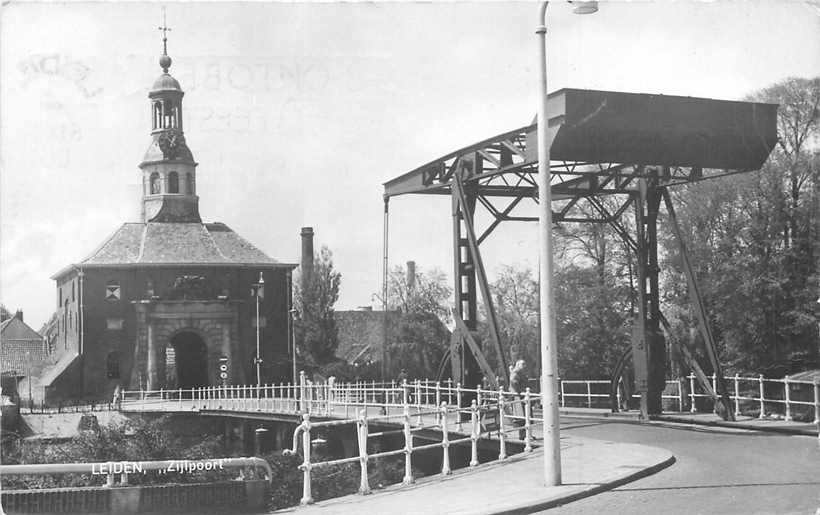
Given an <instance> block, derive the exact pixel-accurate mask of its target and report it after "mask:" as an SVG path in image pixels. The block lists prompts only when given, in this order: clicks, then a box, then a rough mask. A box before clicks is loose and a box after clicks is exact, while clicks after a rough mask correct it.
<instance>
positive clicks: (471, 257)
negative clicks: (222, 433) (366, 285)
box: [384, 90, 777, 418]
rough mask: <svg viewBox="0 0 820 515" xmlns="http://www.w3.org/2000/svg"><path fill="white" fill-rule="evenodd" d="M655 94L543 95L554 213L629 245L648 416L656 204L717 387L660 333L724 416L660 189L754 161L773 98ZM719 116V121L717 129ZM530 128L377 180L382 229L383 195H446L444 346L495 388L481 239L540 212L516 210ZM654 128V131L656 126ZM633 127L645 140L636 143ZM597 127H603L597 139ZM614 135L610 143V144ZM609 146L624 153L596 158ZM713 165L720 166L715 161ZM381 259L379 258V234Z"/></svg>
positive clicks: (658, 347) (659, 346)
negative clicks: (449, 250)
mask: <svg viewBox="0 0 820 515" xmlns="http://www.w3.org/2000/svg"><path fill="white" fill-rule="evenodd" d="M553 97H555V98H553ZM657 97H658V96H654V95H635V94H625V93H614V92H598V91H587V90H561V91H560V92H556V93H554V94H551V95H550V101H552V102H553V104H558V105H557V107H556V108H555V111H557V112H555V113H554V114H553V111H552V110H551V111H550V113H551V114H550V119H549V125H550V130H551V133H552V136H553V138H552V141H553V144H552V148H551V155H552V156H553V158H554V159H555V158H556V157H557V158H558V159H555V160H554V161H552V162H551V163H550V166H551V182H550V185H551V194H552V205H553V214H552V216H553V221H554V222H556V223H561V222H573V223H598V224H606V225H608V226H610V227H611V228H612V229H613V230H614V231H615V233H616V234H617V235H619V236H620V237H621V238H622V239H623V241H624V242H625V243H626V246H627V247H628V248H629V250H630V251H631V252H632V253H633V254H634V257H635V260H634V262H635V264H636V265H637V266H636V268H637V276H638V277H637V287H636V290H637V291H636V294H637V295H636V296H637V302H636V306H637V316H636V317H635V321H634V325H633V328H634V330H633V340H632V348H631V351H630V354H631V360H632V362H633V365H634V367H635V378H636V379H635V380H636V388H637V391H639V392H641V412H642V415H644V416H646V417H649V416H651V415H653V414H657V413H660V411H661V408H662V406H661V393H662V391H663V388H664V385H665V374H666V338H665V337H664V329H666V331H667V332H668V330H669V327H668V323H666V322H665V319H664V317H663V314H662V313H661V310H660V291H659V284H658V273H659V266H658V253H657V248H658V223H657V222H658V215H659V212H660V208H661V204H664V206H665V208H666V213H667V217H668V219H669V221H670V225H671V229H672V232H673V234H674V235H675V238H676V240H677V241H678V244H679V250H680V255H681V256H682V262H683V270H684V274H685V276H686V280H687V289H688V291H689V296H690V301H691V304H692V307H693V308H694V312H695V315H696V317H697V320H698V330H699V332H700V334H701V336H702V339H703V342H704V346H705V354H706V355H707V356H708V358H709V362H710V365H711V369H712V371H713V372H714V373H715V374H716V376H717V377H718V378H719V379H718V381H717V385H716V386H717V391H715V390H714V389H713V388H712V386H711V383H710V381H709V380H708V378H707V377H706V374H705V373H704V371H703V368H702V367H701V366H700V365H699V363H698V361H697V359H696V357H695V352H694V350H693V349H690V348H689V347H688V346H687V345H686V344H685V343H683V342H680V341H679V340H678V339H676V338H674V337H672V338H669V340H670V342H671V344H672V345H673V346H675V347H677V348H678V349H679V352H680V354H681V356H682V357H683V359H684V361H685V362H686V364H687V365H688V366H689V367H690V369H691V370H693V371H694V372H695V374H696V376H697V378H698V381H699V382H700V383H701V386H702V387H703V388H704V390H705V391H707V392H709V393H710V394H711V395H712V396H713V398H714V399H715V403H716V406H718V411H719V412H720V414H721V415H722V416H724V417H725V418H731V417H733V411H732V410H731V409H729V403H728V392H727V390H726V385H725V384H724V382H723V381H722V379H721V378H722V377H723V374H722V370H721V365H720V362H719V360H718V354H717V350H716V345H715V340H714V337H713V334H712V331H711V327H710V325H709V321H708V316H707V312H706V308H705V306H704V304H703V300H702V296H701V295H700V291H699V289H698V286H697V282H696V280H695V276H694V272H693V269H692V266H691V263H690V261H689V258H688V256H687V253H686V246H685V242H684V240H683V238H682V234H681V231H680V228H679V226H678V223H677V218H676V214H675V210H674V206H673V203H672V198H671V196H670V194H669V188H672V187H676V186H680V185H684V184H691V183H695V182H699V181H703V180H707V179H714V178H720V177H728V176H731V175H734V174H739V173H745V172H750V171H753V170H757V169H759V167H760V166H761V165H762V163H763V162H764V161H765V159H766V158H767V156H768V154H769V152H770V151H771V149H772V147H773V146H774V144H775V142H776V129H775V120H776V107H777V106H775V105H770V104H753V103H746V102H727V101H716V100H708V99H692V98H684V97H662V96H661V97H660V99H658V98H657ZM556 100H557V101H556ZM667 100H668V101H669V102H666V101H667ZM634 111H638V113H636V112H634ZM691 111H695V112H696V113H698V114H700V115H701V116H702V117H708V116H712V118H711V119H706V120H705V121H703V122H702V123H701V122H700V121H699V120H698V119H692V117H691ZM710 112H712V113H713V115H711V114H710ZM658 118H663V119H661V120H659V119H658ZM727 118H728V119H727ZM676 122H677V123H678V126H679V127H678V130H677V131H670V129H669V127H670V126H671V127H675V123H676ZM624 124H627V125H628V126H627V127H624V126H623V125H624ZM641 124H643V125H641ZM726 127H728V129H725V130H721V129H720V128H726ZM536 130H537V124H535V123H534V124H530V125H527V126H524V127H520V128H518V129H515V130H512V131H509V132H505V133H503V134H500V135H498V136H495V137H492V138H488V139H486V140H483V141H480V142H478V143H476V144H473V145H470V146H468V147H465V148H462V149H459V150H456V151H454V152H451V153H449V154H447V155H445V156H443V157H441V158H439V159H436V160H434V161H431V162H429V163H427V164H425V165H423V166H421V167H419V168H417V169H415V170H412V171H410V172H408V173H406V174H404V175H401V176H399V177H397V178H395V179H393V180H391V181H388V182H387V183H385V184H384V187H385V193H384V203H385V206H384V209H385V211H384V213H385V218H384V220H385V236H386V235H387V225H388V221H389V217H388V212H389V210H388V207H389V200H390V198H391V197H394V196H397V195H403V194H424V195H448V196H450V198H451V206H452V211H451V214H452V223H453V239H452V244H453V255H454V263H453V267H454V293H455V301H456V302H455V310H454V318H455V319H456V328H455V331H454V332H453V336H452V341H451V345H450V351H449V357H450V362H451V368H452V373H453V378H454V379H455V380H460V382H461V384H462V385H464V386H466V387H473V386H476V385H478V384H479V383H480V382H481V374H483V375H484V377H485V380H486V381H487V382H488V383H489V384H490V385H492V386H493V387H494V388H497V387H498V382H497V379H496V375H497V376H498V378H500V379H501V380H502V381H503V382H504V383H506V384H508V381H509V377H508V367H507V364H506V359H505V354H504V350H503V343H502V341H501V337H500V330H499V326H498V322H497V318H496V314H495V309H494V306H493V298H492V295H491V294H490V288H489V281H488V279H487V275H486V271H485V269H484V264H483V260H482V256H481V252H480V245H481V243H482V242H484V241H485V240H486V239H487V238H488V237H489V236H490V235H491V234H492V233H493V232H494V231H495V229H497V228H498V227H499V226H500V225H501V223H502V222H537V221H538V218H537V217H535V216H532V215H531V214H528V213H523V212H522V211H525V210H526V209H527V206H530V207H531V206H532V205H534V204H537V203H538V192H537V187H536V175H535V174H537V173H538V161H537V149H536V139H535V134H536ZM630 131H631V132H630ZM656 133H660V134H661V136H659V137H656V136H655V134H656ZM633 135H638V136H636V137H638V138H643V140H640V141H638V142H637V143H635V142H634V141H633V139H632V136H633ZM595 137H599V138H603V143H601V142H600V141H596V140H595V139H594V138H595ZM590 138H593V139H590ZM611 141H614V142H615V143H613V144H609V143H610V142H611ZM681 149H682V150H681ZM586 156H589V157H590V158H585V157H586ZM564 157H566V158H567V159H563V158H564ZM606 157H621V158H631V159H632V160H631V161H620V162H614V161H609V160H602V159H603V158H606ZM648 159H668V162H667V163H660V164H658V163H657V162H655V163H652V164H649V161H647V160H648ZM675 163H679V164H675ZM715 164H720V165H724V166H723V167H715V166H713V165H715ZM478 207H481V208H482V209H483V210H484V211H485V212H486V213H487V214H489V215H490V220H491V222H490V223H489V224H488V225H487V226H486V227H483V228H481V230H479V228H478V227H477V226H476V224H475V215H476V211H477V208H478ZM630 210H631V211H632V212H633V216H634V229H635V230H634V233H633V232H632V231H630V228H629V227H628V226H627V225H625V224H624V223H623V222H622V221H623V219H624V217H625V216H627V215H628V213H629V211H630ZM384 259H385V263H386V262H387V242H386V238H385V255H384ZM385 277H386V276H385ZM479 291H480V292H481V297H482V301H483V302H484V305H485V311H486V314H487V320H486V322H487V326H488V329H489V334H490V340H491V342H490V343H491V348H492V349H493V353H494V354H495V355H496V358H497V363H498V364H499V368H500V370H493V369H492V367H491V366H490V364H489V362H488V360H487V359H486V357H485V356H484V354H483V352H482V350H481V346H480V344H479V337H478V334H477V332H476V331H477V323H478V319H477V316H478V310H477V293H478V292H479ZM670 336H671V335H670ZM626 358H628V357H625V359H622V360H621V362H620V363H619V364H617V365H616V367H615V370H614V372H613V376H612V384H613V392H614V388H617V384H618V381H619V380H620V379H621V377H622V375H623V373H624V369H625V366H626V362H627V361H628V359H626ZM385 360H386V355H385ZM613 408H614V409H617V406H614V405H613Z"/></svg>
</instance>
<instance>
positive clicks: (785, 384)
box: [783, 376, 792, 422]
mask: <svg viewBox="0 0 820 515" xmlns="http://www.w3.org/2000/svg"><path fill="white" fill-rule="evenodd" d="M790 390H791V388H789V376H785V377H784V378H783V392H784V399H785V400H786V416H785V417H783V420H785V421H786V422H791V421H792V407H791V404H790V402H791V391H790Z"/></svg>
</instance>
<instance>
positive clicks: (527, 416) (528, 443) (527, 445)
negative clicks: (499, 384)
mask: <svg viewBox="0 0 820 515" xmlns="http://www.w3.org/2000/svg"><path fill="white" fill-rule="evenodd" d="M531 421H532V405H531V398H530V387H529V386H528V387H527V388H526V389H525V390H524V452H532V429H531Z"/></svg>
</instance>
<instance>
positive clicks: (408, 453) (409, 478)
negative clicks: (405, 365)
mask: <svg viewBox="0 0 820 515" xmlns="http://www.w3.org/2000/svg"><path fill="white" fill-rule="evenodd" d="M402 404H403V409H404V479H402V481H401V482H402V484H405V485H412V484H413V482H414V481H415V480H414V479H413V462H412V456H413V433H412V432H411V431H410V390H409V387H408V386H407V381H406V380H405V381H403V382H402Z"/></svg>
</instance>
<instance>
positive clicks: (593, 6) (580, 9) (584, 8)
mask: <svg viewBox="0 0 820 515" xmlns="http://www.w3.org/2000/svg"><path fill="white" fill-rule="evenodd" d="M570 3H571V4H572V5H573V6H574V7H573V9H572V12H574V13H575V14H593V13H597V12H598V2H597V1H592V2H572V1H571V2H570Z"/></svg>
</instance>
